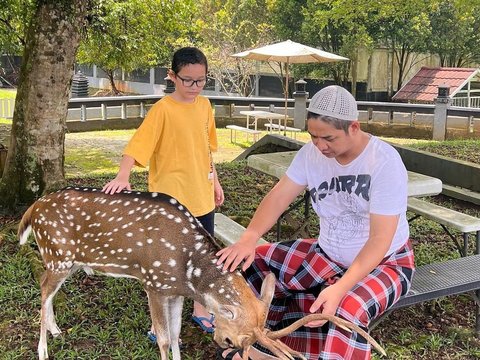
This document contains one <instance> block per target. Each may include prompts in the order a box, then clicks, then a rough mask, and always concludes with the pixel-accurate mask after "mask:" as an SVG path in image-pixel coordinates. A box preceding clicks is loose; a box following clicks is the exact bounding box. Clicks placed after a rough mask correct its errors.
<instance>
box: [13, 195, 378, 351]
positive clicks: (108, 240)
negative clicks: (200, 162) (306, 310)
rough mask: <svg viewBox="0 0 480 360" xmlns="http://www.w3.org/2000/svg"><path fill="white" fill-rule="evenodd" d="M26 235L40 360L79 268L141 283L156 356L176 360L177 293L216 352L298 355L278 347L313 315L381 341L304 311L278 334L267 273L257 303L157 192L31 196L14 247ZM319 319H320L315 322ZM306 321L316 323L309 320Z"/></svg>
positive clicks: (181, 212) (193, 223)
mask: <svg viewBox="0 0 480 360" xmlns="http://www.w3.org/2000/svg"><path fill="white" fill-rule="evenodd" d="M30 232H33V234H34V236H35V239H36V242H37V245H38V248H39V251H40V254H41V257H42V259H43V262H44V265H45V268H46V269H45V272H44V273H43V275H42V278H41V283H40V288H41V296H42V301H41V325H40V339H39V343H38V356H39V359H41V360H44V359H48V350H47V330H48V331H49V332H50V333H51V334H52V335H53V336H54V337H55V336H58V335H59V334H60V333H61V331H60V329H59V328H58V326H57V324H56V321H55V315H54V311H53V298H54V296H55V294H56V292H57V291H58V289H59V288H60V287H61V285H62V284H63V282H64V281H65V280H66V279H67V278H68V277H69V276H70V275H71V274H72V273H73V272H75V271H76V270H79V269H83V270H84V271H85V272H86V273H87V274H91V273H93V271H94V270H95V271H98V272H101V273H103V274H105V275H108V276H114V277H127V278H134V279H137V280H139V281H140V282H142V284H143V287H144V289H145V291H146V293H147V296H148V304H149V310H150V315H151V319H152V326H153V330H154V332H155V334H156V336H157V343H158V346H159V348H160V356H161V359H162V360H168V358H169V357H168V356H169V350H171V352H172V358H173V360H180V349H179V335H180V329H181V313H182V307H183V300H184V297H188V298H191V299H193V300H196V301H198V302H199V303H201V304H202V305H204V306H205V308H206V309H207V311H209V312H210V313H212V314H213V315H214V318H215V329H216V330H215V333H214V340H215V341H216V342H217V343H218V345H219V346H221V347H223V348H227V347H234V348H243V349H244V355H243V356H244V358H245V359H247V358H248V349H249V347H250V346H251V345H252V344H253V343H255V342H259V343H261V344H263V345H265V346H266V347H267V348H269V349H270V350H271V351H272V352H273V353H274V354H275V356H277V357H278V358H280V359H285V360H286V359H291V356H292V355H294V356H297V357H299V358H304V357H303V356H302V355H301V354H298V353H296V352H295V351H293V350H291V349H289V348H288V347H287V346H286V345H284V344H283V343H281V342H280V341H278V340H277V339H279V338H280V337H283V336H285V335H286V334H288V333H289V332H291V331H294V330H295V329H297V328H298V327H300V326H302V325H303V324H305V323H307V322H308V321H312V319H318V318H322V319H324V318H326V319H327V320H331V321H335V322H336V323H337V324H339V325H340V326H342V327H345V328H349V329H353V330H354V331H357V332H359V333H361V334H362V336H364V337H365V338H367V339H368V340H369V341H371V342H372V343H373V344H374V346H376V345H378V344H376V343H375V342H374V340H373V339H371V338H370V336H369V335H368V334H366V333H365V332H364V331H363V330H362V329H360V328H359V327H357V326H356V325H354V324H351V323H349V322H346V321H344V320H342V319H339V318H335V317H325V316H322V315H321V314H315V315H309V316H307V317H305V318H304V319H302V320H300V321H299V322H297V323H296V324H293V325H291V326H289V327H288V328H286V329H283V330H281V331H277V332H273V331H269V330H267V329H265V321H266V317H267V313H268V309H269V306H270V302H271V299H272V297H273V292H274V288H275V277H274V276H273V274H270V275H267V276H266V278H265V280H264V283H263V286H262V290H261V295H260V298H257V297H256V296H255V294H254V293H253V291H252V290H251V289H250V287H249V286H248V284H247V282H246V281H245V279H244V278H243V276H242V275H241V274H240V272H233V273H230V272H227V271H223V270H222V266H219V265H217V264H216V261H217V259H216V257H215V253H216V252H217V251H218V250H219V249H220V246H219V245H218V243H216V242H215V239H214V238H213V237H212V236H210V235H209V234H208V232H207V231H206V230H205V229H204V228H203V227H202V226H201V225H200V223H199V222H198V221H197V220H196V219H195V218H194V217H193V216H192V215H191V214H190V212H189V211H188V210H187V209H186V208H185V207H184V206H183V205H182V204H180V203H179V202H178V201H177V200H175V199H174V198H172V197H170V196H168V195H165V194H161V193H145V192H136V191H123V192H121V193H118V194H115V195H108V194H105V193H103V192H101V190H100V189H94V188H84V187H81V188H80V187H75V188H72V187H69V188H65V189H63V190H60V191H58V192H56V193H52V194H50V195H46V196H44V197H42V198H40V199H39V200H37V201H36V202H35V203H34V204H33V205H32V206H30V208H28V210H27V211H26V212H25V214H24V216H23V218H22V220H21V222H20V225H19V229H18V236H19V238H20V244H25V243H26V241H27V238H28V236H29V233H30ZM318 315H320V317H319V316H318ZM312 316H313V317H312Z"/></svg>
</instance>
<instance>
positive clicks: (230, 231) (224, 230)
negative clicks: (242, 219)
mask: <svg viewBox="0 0 480 360" xmlns="http://www.w3.org/2000/svg"><path fill="white" fill-rule="evenodd" d="M244 231H245V228H244V227H243V226H242V225H240V224H239V223H237V222H236V221H234V220H232V219H230V218H229V217H228V216H226V215H224V214H221V213H216V214H215V238H217V239H218V240H220V241H221V242H222V243H223V244H224V245H225V246H229V245H232V244H234V243H236V242H237V240H238V239H239V238H240V235H242V233H243V232H244ZM265 243H266V241H265V240H264V239H263V238H261V239H260V240H259V242H258V244H265Z"/></svg>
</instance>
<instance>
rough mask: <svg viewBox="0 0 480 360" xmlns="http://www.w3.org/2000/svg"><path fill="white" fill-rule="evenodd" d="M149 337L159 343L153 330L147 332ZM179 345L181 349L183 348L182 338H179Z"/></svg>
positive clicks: (153, 342)
mask: <svg viewBox="0 0 480 360" xmlns="http://www.w3.org/2000/svg"><path fill="white" fill-rule="evenodd" d="M147 337H148V340H150V342H151V343H152V344H155V345H157V336H156V335H155V334H154V333H153V332H152V331H151V330H150V331H149V332H147ZM178 346H179V347H180V349H183V343H182V339H179V341H178Z"/></svg>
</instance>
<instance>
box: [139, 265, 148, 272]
mask: <svg viewBox="0 0 480 360" xmlns="http://www.w3.org/2000/svg"><path fill="white" fill-rule="evenodd" d="M140 271H141V272H142V274H146V273H147V270H145V269H144V268H143V266H142V267H141V268H140Z"/></svg>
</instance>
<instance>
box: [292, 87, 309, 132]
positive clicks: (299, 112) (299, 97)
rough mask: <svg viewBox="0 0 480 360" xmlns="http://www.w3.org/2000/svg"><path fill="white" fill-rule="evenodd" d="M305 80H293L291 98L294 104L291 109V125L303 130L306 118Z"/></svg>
mask: <svg viewBox="0 0 480 360" xmlns="http://www.w3.org/2000/svg"><path fill="white" fill-rule="evenodd" d="M306 84H307V82H306V81H305V80H303V79H300V80H298V81H297V82H295V92H294V93H293V99H294V100H295V106H294V110H293V127H296V128H297V129H302V130H305V121H306V119H307V98H308V92H306V91H305V85H306Z"/></svg>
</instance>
